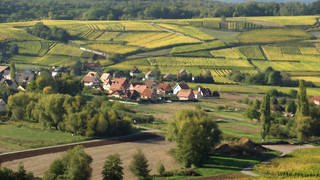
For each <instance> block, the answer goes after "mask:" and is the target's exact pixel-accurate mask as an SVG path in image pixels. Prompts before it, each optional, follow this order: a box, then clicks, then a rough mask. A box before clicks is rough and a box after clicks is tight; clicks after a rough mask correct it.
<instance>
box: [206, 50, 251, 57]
mask: <svg viewBox="0 0 320 180" xmlns="http://www.w3.org/2000/svg"><path fill="white" fill-rule="evenodd" d="M211 54H212V55H213V56H214V57H219V58H226V59H246V57H245V56H244V55H243V54H242V53H241V52H240V50H239V49H238V48H227V49H221V50H214V51H211Z"/></svg>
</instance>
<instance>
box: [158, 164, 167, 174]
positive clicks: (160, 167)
mask: <svg viewBox="0 0 320 180" xmlns="http://www.w3.org/2000/svg"><path fill="white" fill-rule="evenodd" d="M165 172H166V168H165V167H164V165H163V164H162V163H160V165H159V168H158V173H159V175H160V176H163V175H164V174H165Z"/></svg>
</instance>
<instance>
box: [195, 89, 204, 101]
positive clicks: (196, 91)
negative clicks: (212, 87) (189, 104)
mask: <svg viewBox="0 0 320 180" xmlns="http://www.w3.org/2000/svg"><path fill="white" fill-rule="evenodd" d="M193 94H194V98H195V99H200V98H202V97H203V96H202V95H201V93H200V91H198V90H193Z"/></svg>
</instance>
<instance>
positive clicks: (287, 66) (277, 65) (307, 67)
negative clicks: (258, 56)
mask: <svg viewBox="0 0 320 180" xmlns="http://www.w3.org/2000/svg"><path fill="white" fill-rule="evenodd" d="M253 64H255V65H256V66H257V67H258V68H259V69H262V70H265V69H267V68H268V67H273V68H274V69H276V70H278V71H287V72H291V71H293V72H294V71H300V72H301V71H304V72H317V71H320V66H319V62H283V61H278V62H277V61H253Z"/></svg>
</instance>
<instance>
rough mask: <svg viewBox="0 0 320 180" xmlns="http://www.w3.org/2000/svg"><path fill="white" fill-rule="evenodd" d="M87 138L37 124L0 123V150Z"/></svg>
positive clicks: (42, 145)
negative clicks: (46, 128)
mask: <svg viewBox="0 0 320 180" xmlns="http://www.w3.org/2000/svg"><path fill="white" fill-rule="evenodd" d="M85 139H87V138H86V137H82V136H72V134H70V133H63V132H59V131H50V130H43V129H41V128H40V127H39V125H38V124H32V123H24V124H0V146H3V147H5V148H4V149H0V151H8V150H22V149H28V148H37V147H44V146H50V145H57V144H63V143H71V142H77V141H82V140H85Z"/></svg>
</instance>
